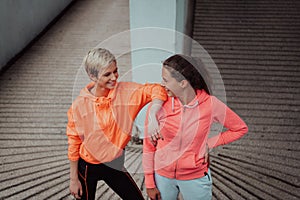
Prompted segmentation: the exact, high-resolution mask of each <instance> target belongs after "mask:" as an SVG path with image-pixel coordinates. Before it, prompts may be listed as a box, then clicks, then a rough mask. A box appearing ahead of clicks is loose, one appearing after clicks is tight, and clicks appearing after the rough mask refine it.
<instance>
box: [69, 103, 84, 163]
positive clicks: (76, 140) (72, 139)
mask: <svg viewBox="0 0 300 200" xmlns="http://www.w3.org/2000/svg"><path fill="white" fill-rule="evenodd" d="M66 132H67V136H68V158H69V160H71V161H76V160H79V157H80V156H79V149H80V145H81V143H82V142H81V139H80V137H79V136H78V133H77V131H76V128H75V123H74V120H73V112H72V108H70V109H69V110H68V124H67V130H66Z"/></svg>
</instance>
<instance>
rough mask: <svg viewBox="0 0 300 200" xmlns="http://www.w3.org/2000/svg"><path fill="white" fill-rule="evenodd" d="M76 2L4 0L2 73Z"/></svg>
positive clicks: (0, 34)
mask: <svg viewBox="0 0 300 200" xmlns="http://www.w3.org/2000/svg"><path fill="white" fill-rule="evenodd" d="M71 1H72V0H1V1H0V69H1V68H3V67H4V66H5V65H6V64H7V62H8V61H9V60H10V59H12V58H13V57H14V56H16V55H17V54H18V53H19V52H20V51H21V50H22V49H23V48H24V47H26V45H28V44H29V43H30V42H31V41H32V40H33V39H34V38H35V37H36V36H37V35H38V34H39V33H40V32H41V31H42V30H43V29H44V28H45V27H46V26H47V25H48V24H49V23H50V22H51V21H52V20H53V19H54V18H55V17H56V16H57V15H58V14H59V13H60V12H61V11H62V10H63V9H64V8H66V6H67V5H68V4H69V3H70V2H71Z"/></svg>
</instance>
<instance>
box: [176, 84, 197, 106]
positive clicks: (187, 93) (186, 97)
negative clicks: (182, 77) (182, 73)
mask: <svg viewBox="0 0 300 200" xmlns="http://www.w3.org/2000/svg"><path fill="white" fill-rule="evenodd" d="M195 97H196V91H195V90H194V88H192V87H186V88H185V89H184V90H183V92H182V95H181V97H179V100H180V101H181V103H182V104H183V105H187V104H189V103H190V102H191V101H193V99H194V98H195Z"/></svg>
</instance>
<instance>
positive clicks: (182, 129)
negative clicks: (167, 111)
mask: <svg viewBox="0 0 300 200" xmlns="http://www.w3.org/2000/svg"><path fill="white" fill-rule="evenodd" d="M185 109H186V107H185V106H183V108H182V119H181V129H180V132H179V133H180V143H179V152H181V146H182V134H183V131H184V128H183V125H184V123H183V118H184V113H185ZM177 168H178V159H177V161H176V166H175V171H174V173H175V178H176V179H177Z"/></svg>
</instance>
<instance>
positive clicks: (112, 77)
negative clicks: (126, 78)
mask: <svg viewBox="0 0 300 200" xmlns="http://www.w3.org/2000/svg"><path fill="white" fill-rule="evenodd" d="M117 77H118V75H117V74H114V73H112V75H111V77H110V79H111V80H117Z"/></svg>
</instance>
